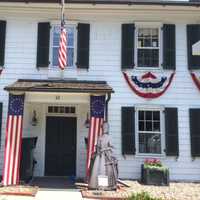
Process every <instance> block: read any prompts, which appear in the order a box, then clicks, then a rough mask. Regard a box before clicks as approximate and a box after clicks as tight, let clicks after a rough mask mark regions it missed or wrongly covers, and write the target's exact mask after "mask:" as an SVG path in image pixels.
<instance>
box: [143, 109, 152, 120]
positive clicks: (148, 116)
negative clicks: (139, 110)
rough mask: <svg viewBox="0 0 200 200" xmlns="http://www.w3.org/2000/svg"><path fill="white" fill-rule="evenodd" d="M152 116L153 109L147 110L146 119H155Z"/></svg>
mask: <svg viewBox="0 0 200 200" xmlns="http://www.w3.org/2000/svg"><path fill="white" fill-rule="evenodd" d="M152 116H153V112H152V111H146V112H145V119H146V120H152V119H153V118H152Z"/></svg>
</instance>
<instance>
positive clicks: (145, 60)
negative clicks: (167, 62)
mask: <svg viewBox="0 0 200 200" xmlns="http://www.w3.org/2000/svg"><path fill="white" fill-rule="evenodd" d="M158 66H159V50H158V49H138V67H158Z"/></svg>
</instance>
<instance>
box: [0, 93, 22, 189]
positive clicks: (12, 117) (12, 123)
mask: <svg viewBox="0 0 200 200" xmlns="http://www.w3.org/2000/svg"><path fill="white" fill-rule="evenodd" d="M23 111H24V95H12V94H10V95H9V105H8V117H7V126H6V142H5V152H4V168H3V185H4V186H6V185H17V184H19V170H20V159H21V142H22V124H23Z"/></svg>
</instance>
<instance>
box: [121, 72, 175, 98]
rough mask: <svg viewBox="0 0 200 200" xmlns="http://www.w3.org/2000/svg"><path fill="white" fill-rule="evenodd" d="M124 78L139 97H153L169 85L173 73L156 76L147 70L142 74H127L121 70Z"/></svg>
mask: <svg viewBox="0 0 200 200" xmlns="http://www.w3.org/2000/svg"><path fill="white" fill-rule="evenodd" d="M123 75H124V78H125V80H126V82H127V84H128V85H129V87H130V88H131V89H132V91H133V92H134V93H135V94H137V95H138V96H140V97H143V98H147V99H153V98H158V97H160V96H161V95H163V94H164V93H165V92H166V90H167V89H168V88H169V86H170V85H171V82H172V80H173V77H174V75H175V73H174V72H173V73H171V74H170V76H161V77H157V76H156V75H155V74H153V73H151V72H148V73H145V74H143V75H142V76H129V75H128V74H127V73H125V72H123Z"/></svg>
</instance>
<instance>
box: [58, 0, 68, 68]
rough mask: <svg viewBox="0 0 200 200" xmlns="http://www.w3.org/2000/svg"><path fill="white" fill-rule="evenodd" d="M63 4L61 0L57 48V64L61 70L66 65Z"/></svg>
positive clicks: (65, 32)
mask: <svg viewBox="0 0 200 200" xmlns="http://www.w3.org/2000/svg"><path fill="white" fill-rule="evenodd" d="M64 4H65V3H64V1H63V0H62V11H61V30H60V42H59V50H58V65H59V67H60V69H61V70H64V69H65V67H66V65H67V31H66V28H65V18H64Z"/></svg>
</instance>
